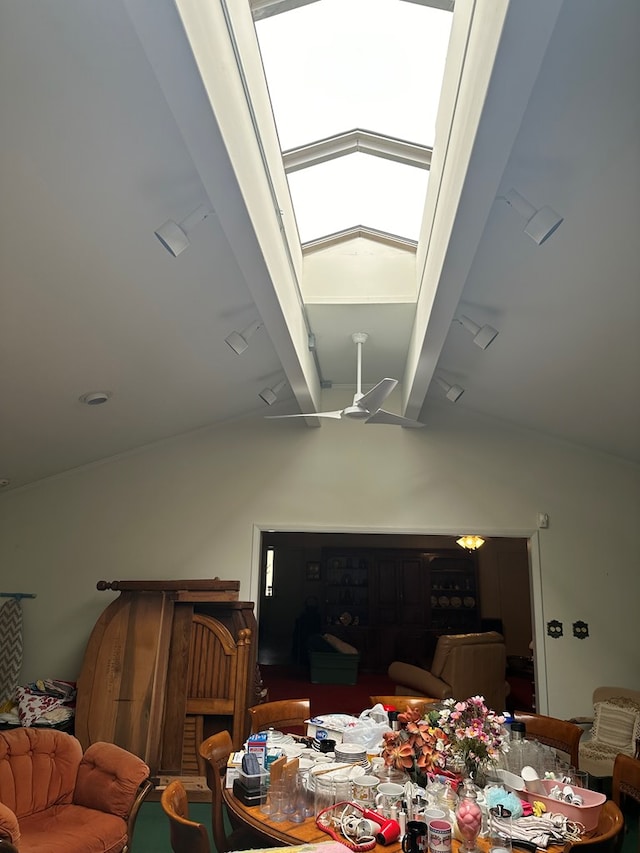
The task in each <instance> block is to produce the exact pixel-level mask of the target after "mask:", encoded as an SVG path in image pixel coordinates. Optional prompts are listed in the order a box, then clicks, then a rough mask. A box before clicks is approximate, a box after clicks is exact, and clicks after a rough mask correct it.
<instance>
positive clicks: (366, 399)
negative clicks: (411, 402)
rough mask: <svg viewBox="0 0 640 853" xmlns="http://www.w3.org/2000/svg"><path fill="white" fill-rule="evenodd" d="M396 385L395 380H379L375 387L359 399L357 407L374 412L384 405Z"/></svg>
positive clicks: (396, 381)
mask: <svg viewBox="0 0 640 853" xmlns="http://www.w3.org/2000/svg"><path fill="white" fill-rule="evenodd" d="M397 384H398V380H397V379H381V380H380V382H378V384H377V385H374V386H373V388H372V389H371V391H367V393H366V394H363V395H362V397H360V399H359V400H358V403H357V405H358V406H361V407H362V408H363V409H368V410H369V411H370V412H375V411H376V409H379V408H380V406H381V405H382V404H383V403H384V401H385V400H386V399H387V397H388V396H389V394H390V393H391V392H392V391H393V389H394V388H395V387H396V385H397Z"/></svg>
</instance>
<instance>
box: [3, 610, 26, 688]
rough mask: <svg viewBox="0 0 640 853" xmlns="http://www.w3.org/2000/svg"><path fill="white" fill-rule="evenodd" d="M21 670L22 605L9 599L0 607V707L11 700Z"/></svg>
mask: <svg viewBox="0 0 640 853" xmlns="http://www.w3.org/2000/svg"><path fill="white" fill-rule="evenodd" d="M21 668H22V604H21V603H20V599H19V598H9V599H7V601H6V602H5V603H4V604H3V605H2V607H0V705H2V704H3V703H4V702H6V701H8V700H12V699H13V697H14V694H15V690H16V687H17V686H18V677H19V675H20V670H21Z"/></svg>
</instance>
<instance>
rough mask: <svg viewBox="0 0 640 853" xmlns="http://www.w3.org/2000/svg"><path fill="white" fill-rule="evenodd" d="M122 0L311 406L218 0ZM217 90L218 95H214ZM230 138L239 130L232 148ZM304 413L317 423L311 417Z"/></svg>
mask: <svg viewBox="0 0 640 853" xmlns="http://www.w3.org/2000/svg"><path fill="white" fill-rule="evenodd" d="M123 2H124V5H125V7H126V9H127V11H128V13H129V16H130V18H131V20H132V22H133V25H134V27H135V29H136V32H137V34H138V37H139V38H140V41H141V44H142V46H143V49H144V51H145V53H146V55H147V57H148V59H149V62H150V64H151V67H152V69H153V71H154V73H155V75H156V78H157V79H158V82H159V84H160V87H161V88H162V90H163V92H164V95H165V97H166V99H167V103H168V104H169V107H170V109H171V111H172V112H173V115H174V117H175V119H176V123H177V125H178V128H179V129H180V132H181V133H182V136H183V138H184V141H185V144H186V146H187V148H188V150H189V152H190V154H191V157H192V159H193V162H194V164H195V166H196V169H197V170H198V173H199V175H200V179H201V181H202V184H203V186H204V188H205V190H206V192H207V194H208V197H209V199H210V200H211V203H212V205H213V206H214V209H215V211H216V215H217V217H218V219H219V221H220V225H221V227H222V229H223V231H224V233H225V236H226V238H227V240H228V242H229V245H230V247H231V249H232V250H233V252H234V255H235V258H236V261H237V263H238V267H239V269H240V270H241V272H242V274H243V276H244V279H245V282H246V284H247V287H248V289H249V292H250V293H251V296H252V298H253V300H254V303H255V306H256V309H257V311H258V313H259V315H260V317H261V319H262V321H263V322H264V326H265V329H266V331H267V333H268V335H269V338H270V339H271V342H272V344H273V346H274V348H275V350H276V353H277V355H278V358H279V359H280V362H281V365H282V369H283V370H284V372H285V375H286V377H287V381H288V383H289V385H290V387H291V389H292V391H293V393H294V395H295V397H296V400H297V402H298V405H299V406H300V408H301V410H302V411H314V410H315V411H319V409H320V395H321V387H320V386H321V378H320V376H319V372H318V369H317V363H316V361H315V358H314V355H315V354H314V353H313V352H312V351H311V350H310V349H309V329H308V323H307V322H306V319H305V317H306V315H305V313H304V306H303V304H302V300H301V295H300V292H299V288H298V287H297V286H296V283H295V282H294V270H292V262H291V259H290V257H289V259H287V249H288V245H287V243H286V236H285V234H284V233H283V223H282V210H280V207H278V209H274V199H273V195H272V192H271V187H270V184H269V176H268V175H267V174H265V171H264V166H263V161H262V158H261V154H260V151H259V140H257V139H256V138H255V135H254V132H253V125H252V122H251V118H250V115H249V109H248V105H247V102H246V97H245V95H246V92H245V91H244V90H243V85H242V83H243V81H242V80H241V79H240V72H239V69H238V68H237V60H238V57H237V54H236V53H235V52H234V45H233V44H232V43H231V39H230V37H229V35H228V32H227V21H226V20H225V17H224V15H225V11H226V9H227V7H226V3H225V2H224V0H218V2H211V3H208V4H202V3H201V2H199V0H166V2H162V0H146V2H139V0H123ZM236 6H237V7H238V8H239V7H240V6H242V9H241V10H240V11H239V14H243V15H246V18H247V19H248V22H247V21H243V22H241V24H240V28H242V27H243V26H244V30H243V31H245V32H248V31H249V27H250V28H251V30H253V25H252V23H251V17H250V13H249V9H248V7H245V6H244V4H236ZM176 13H177V14H176ZM178 16H180V17H178ZM185 33H186V35H187V37H186V38H184V37H183V36H184V34H185ZM254 39H255V34H254ZM255 51H256V53H257V43H256V45H255ZM221 69H224V70H223V71H222V70H221ZM221 78H224V81H223V80H222V79H221ZM217 93H219V94H220V95H221V97H220V98H215V97H214V95H216V94H217ZM214 100H215V101H216V103H215V104H214V103H213V101H214ZM232 140H233V141H236V142H237V141H238V140H239V144H240V147H241V148H242V150H239V149H238V146H237V145H236V146H235V147H234V146H233V145H232V144H231V141H232ZM283 180H285V181H286V178H284V173H283ZM275 203H277V199H276V200H275ZM280 204H281V206H282V207H284V204H285V203H284V202H281V203H280ZM256 205H257V206H256ZM257 221H259V222H260V223H261V225H262V229H260V228H257V226H256V222H257ZM261 230H262V235H261V234H260V232H261ZM261 236H262V239H261ZM293 264H294V265H295V261H294V262H293ZM307 423H309V424H310V425H314V426H319V425H320V423H319V420H318V419H315V422H314V421H313V420H308V421H307Z"/></svg>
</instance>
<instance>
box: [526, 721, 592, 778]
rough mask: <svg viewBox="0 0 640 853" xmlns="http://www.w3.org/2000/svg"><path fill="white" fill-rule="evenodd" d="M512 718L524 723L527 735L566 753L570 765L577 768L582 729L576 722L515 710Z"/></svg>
mask: <svg viewBox="0 0 640 853" xmlns="http://www.w3.org/2000/svg"><path fill="white" fill-rule="evenodd" d="M513 719H514V720H518V721H519V722H521V723H524V724H525V727H526V735H527V737H531V738H533V739H534V740H537V741H540V743H545V744H546V745H547V746H550V747H552V748H553V749H555V750H556V751H558V752H564V753H566V754H567V755H568V757H569V763H570V764H571V766H572V767H575V768H576V770H577V769H578V761H579V755H578V745H579V743H580V738H581V737H582V734H583V731H584V729H582V728H581V727H580V726H579V725H577V723H570V722H569V721H568V720H559V719H557V718H556V717H546V716H545V715H544V714H533V713H530V712H529V711H515V712H514V714H513Z"/></svg>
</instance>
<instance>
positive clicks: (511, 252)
mask: <svg viewBox="0 0 640 853" xmlns="http://www.w3.org/2000/svg"><path fill="white" fill-rule="evenodd" d="M318 1H319V2H322V0H318ZM397 2H407V0H397ZM253 5H254V11H256V9H259V7H265V6H269V5H273V4H269V3H267V2H265V0H262V2H256V3H254V4H253ZM284 5H286V4H284ZM289 5H291V4H289ZM293 5H296V4H295V3H293ZM441 5H444V6H447V5H448V4H446V3H444V4H441ZM251 11H252V10H251V8H250V6H249V5H248V4H247V5H246V6H245V4H244V2H243V0H238V2H237V3H234V4H229V6H228V7H227V4H226V3H225V2H224V1H223V0H209V2H207V3H204V2H203V0H143V2H140V0H113V2H110V3H93V4H87V3H85V2H83V0H56V2H55V3H50V4H42V3H36V2H35V0H21V2H17V0H16V2H11V3H5V4H3V8H2V11H1V12H0V111H1V112H0V115H1V116H2V147H1V149H0V156H1V158H2V161H1V162H2V170H1V173H0V190H1V192H0V198H1V202H0V300H1V305H0V308H1V310H0V330H1V334H0V405H1V411H2V415H1V417H0V478H5V479H8V480H10V485H9V486H8V487H7V488H15V487H18V486H21V485H24V484H27V483H31V482H34V481H36V480H38V479H41V478H43V477H46V476H50V475H53V474H56V473H59V472H61V471H64V470H67V469H70V468H73V467H76V466H79V465H83V464H86V463H90V462H93V461H96V460H98V459H103V458H105V457H109V456H111V455H114V454H117V453H120V452H123V451H126V450H130V449H133V448H136V447H140V446H143V445H145V444H148V443H150V442H153V441H157V440H160V439H163V438H166V437H168V436H172V435H177V434H180V433H184V432H188V431H190V430H194V429H198V428H201V427H205V426H208V425H213V424H216V423H221V422H224V421H229V420H233V419H238V418H244V417H254V418H257V417H261V416H262V415H263V414H267V413H268V414H293V413H299V412H305V413H313V412H318V411H322V410H323V408H326V407H327V400H328V398H329V397H330V398H331V405H330V406H329V407H330V408H335V407H336V406H335V405H334V401H335V400H338V403H337V405H338V407H342V406H343V405H347V404H348V403H349V402H351V398H352V396H353V393H354V390H355V388H354V383H355V378H356V369H355V368H356V359H355V347H354V344H353V342H352V340H351V335H352V333H353V332H356V331H362V332H366V333H368V335H369V338H368V340H367V343H366V344H365V346H364V355H363V385H364V386H365V387H366V388H369V387H371V386H372V385H373V384H375V383H376V382H378V381H379V380H380V379H382V378H383V377H385V376H387V377H394V378H396V379H398V380H399V386H398V391H397V392H396V393H394V395H392V397H391V398H390V399H389V401H388V402H389V405H390V407H391V408H392V409H393V410H394V411H396V412H397V413H399V414H404V415H406V416H407V417H409V418H415V419H419V420H420V421H422V422H423V423H425V428H424V431H425V432H427V431H428V429H429V412H430V410H431V407H434V406H442V405H451V406H455V412H456V415H457V416H458V417H460V418H464V417H465V414H466V413H468V412H475V413H479V414H481V415H484V416H486V417H487V418H488V419H496V420H499V421H502V422H505V421H506V422H508V423H511V424H514V425H520V426H523V427H525V428H529V429H532V430H536V431H539V432H543V433H546V434H549V435H552V436H555V437H557V438H560V439H563V440H566V441H569V442H574V443H577V444H580V445H583V446H585V447H588V448H593V449H595V450H598V451H602V452H604V453H610V454H614V455H615V456H618V457H621V458H623V459H626V460H631V461H634V462H638V461H640V394H639V393H638V392H639V391H640V342H639V338H638V334H637V327H638V322H639V320H640V287H639V270H640V263H639V254H640V249H639V242H640V241H638V238H637V231H638V212H637V211H638V199H639V198H640V192H639V190H640V180H639V178H640V170H639V167H638V162H639V158H638V153H639V151H638V139H640V107H639V105H638V99H637V96H636V91H635V90H636V81H637V80H638V79H640V74H639V72H640V67H639V66H640V58H639V55H638V52H637V38H638V34H639V33H640V7H638V4H637V3H636V2H635V0H618V2H616V3H615V4H608V3H602V2H601V0H564V2H562V0H541V2H539V3H535V4H532V3H530V2H528V1H527V0H513V2H510V3H509V2H507V0H492V2H491V3H490V4H489V3H484V2H477V0H476V2H473V0H468V2H462V0H458V2H457V3H456V6H455V10H454V13H453V15H454V23H453V28H452V37H451V54H450V59H449V60H448V65H447V70H446V73H445V78H444V85H443V93H442V101H441V105H440V112H439V114H438V120H437V125H436V138H435V144H434V150H433V156H432V159H431V173H430V177H429V188H428V192H427V198H426V203H425V211H424V218H423V222H422V227H421V231H420V236H419V240H418V242H417V246H414V245H406V246H404V247H403V246H398V245H397V244H396V243H395V242H394V241H393V240H389V239H388V235H384V234H383V235H380V234H373V235H372V234H371V233H370V232H368V231H367V230H366V229H365V228H364V227H362V228H355V229H354V231H353V233H352V234H351V235H349V236H348V238H347V236H345V235H342V238H341V239H339V240H336V241H334V242H333V243H332V244H331V245H330V246H328V247H326V246H325V247H323V249H322V251H321V252H319V251H318V250H317V248H316V249H315V250H311V251H305V252H304V253H303V251H302V249H301V248H300V244H299V240H298V235H297V232H296V227H295V217H294V216H293V215H292V206H291V202H290V199H289V197H288V191H287V179H286V176H285V172H284V168H283V167H282V163H281V162H278V156H279V150H278V149H277V137H276V135H275V132H274V128H273V123H272V121H271V118H270V111H269V109H268V103H267V101H266V100H265V99H264V98H259V97H258V89H259V87H260V86H262V87H263V94H264V80H263V79H261V76H260V69H261V66H260V63H259V54H258V52H257V43H255V34H254V32H253V20H252V15H251ZM283 14H287V13H286V12H285V13H283ZM232 36H234V37H235V39H236V42H235V44H234V41H233V38H232ZM251 39H254V48H253V50H254V52H253V53H252V52H251V50H252V48H251V47H250V45H251V43H252V42H251ZM419 108H420V105H419V104H416V109H419ZM252 111H253V115H252ZM256 127H257V128H258V129H259V132H258V133H256ZM360 143H361V144H364V143H363V142H362V140H360ZM261 148H262V152H261V150H260V149H261ZM265 163H267V164H268V166H269V169H270V172H269V173H268V174H267V172H265ZM512 188H515V189H517V190H518V191H519V192H520V193H521V194H522V195H523V196H524V197H526V198H527V199H528V200H529V201H530V202H531V204H533V205H534V206H535V207H536V208H539V207H542V206H544V205H549V206H550V207H552V208H553V209H554V210H555V211H557V212H558V213H559V214H560V215H561V216H562V217H564V221H563V222H562V224H561V225H560V227H559V228H558V230H557V231H556V232H555V233H554V234H553V235H552V236H551V237H550V238H549V239H548V240H547V241H546V242H545V243H543V244H542V245H537V244H536V243H535V242H534V241H533V240H531V239H530V238H529V237H528V236H527V235H526V234H525V233H524V230H523V229H524V225H525V222H526V219H524V218H523V217H522V216H521V215H520V214H519V213H518V212H517V211H516V210H514V208H513V207H511V206H510V205H509V204H507V203H506V202H505V201H504V200H503V198H504V196H505V194H507V193H508V192H509V190H510V189H512ZM336 203H337V204H339V199H337V200H336ZM200 205H204V206H206V208H207V209H210V210H211V211H212V213H211V215H210V216H208V217H207V218H206V219H205V220H204V221H203V222H201V223H200V224H198V225H197V227H194V228H193V230H192V231H190V232H189V235H188V236H189V240H190V243H191V245H190V246H189V247H188V249H187V250H185V251H184V252H182V253H181V254H180V255H179V256H178V257H172V256H171V255H170V254H169V253H168V252H167V251H165V250H164V249H163V247H162V246H161V244H160V243H159V241H158V240H157V239H156V237H155V235H154V231H155V230H156V229H158V227H159V226H160V225H161V224H162V223H163V222H165V221H166V220H175V221H176V222H181V221H184V219H185V218H186V217H187V216H188V215H189V214H190V213H192V212H193V211H194V210H195V209H196V208H198V207H199V206H200ZM357 224H358V225H359V226H366V225H367V223H357ZM337 269H340V270H341V272H340V274H336V270H337ZM390 276H392V277H393V276H395V277H397V282H399V285H400V286H399V287H398V289H397V290H396V295H395V297H394V298H393V299H391V298H389V295H388V292H387V290H386V289H385V287H384V286H383V284H384V282H385V277H387V279H388V277H390ZM341 277H342V278H341ZM341 281H342V282H343V283H344V282H348V283H349V292H348V293H345V291H344V290H342V291H341V290H340V287H339V285H340V282H341ZM461 315H466V316H468V317H470V318H472V319H473V320H474V321H475V322H476V323H477V324H478V325H484V324H485V323H488V324H490V325H491V326H493V327H495V328H496V329H497V330H498V331H499V335H498V337H497V338H496V339H495V341H494V342H493V343H492V344H491V346H490V347H489V348H488V349H486V350H481V349H480V348H479V347H476V346H474V345H473V341H472V336H471V335H470V334H469V332H468V331H467V330H466V329H465V328H464V327H463V326H462V325H461V324H460V323H458V322H455V320H456V318H460V317H461ZM257 320H260V321H261V322H262V323H263V327H262V328H261V329H259V330H258V331H257V332H256V333H255V334H254V335H253V336H252V338H251V340H250V345H249V347H248V348H247V350H246V351H245V352H244V353H243V354H242V355H239V356H238V355H236V354H235V353H234V352H233V351H232V350H231V349H230V347H229V346H227V344H226V343H225V337H227V336H228V335H229V334H230V332H232V331H233V330H238V331H241V330H243V329H244V328H246V327H248V326H250V325H251V324H252V323H254V321H257ZM310 334H311V335H312V336H313V338H312V339H311V340H312V341H315V347H313V346H312V348H310V347H309V341H310V338H309V335H310ZM283 379H284V380H286V385H285V386H284V387H283V388H282V389H281V390H280V391H279V393H278V401H277V402H276V403H275V404H274V405H273V406H271V407H270V408H267V406H266V405H265V404H264V403H263V402H262V400H261V399H260V398H259V397H258V393H259V392H260V391H261V390H262V389H263V388H265V387H273V386H275V385H278V384H279V383H280V384H281V382H282V380H283ZM438 379H441V380H442V382H444V383H446V384H451V385H459V386H461V387H462V388H464V389H465V391H464V394H463V395H462V396H461V397H460V398H459V399H458V401H457V402H456V403H451V402H449V401H448V400H447V399H446V397H445V390H444V387H443V384H442V383H440V382H438V381H437V380H438ZM329 385H331V386H332V388H331V391H330V392H329V391H328V390H325V389H326V388H327V386H329ZM323 386H324V387H323ZM91 391H105V392H108V394H109V397H110V399H109V400H108V402H107V403H106V404H104V405H101V406H87V405H84V404H83V403H81V402H80V401H79V398H80V397H81V396H82V395H83V394H85V393H86V392H91ZM342 397H343V398H344V399H343V400H342V399H341V398H342ZM320 423H321V421H320V420H319V419H316V418H309V419H300V421H299V428H300V429H308V428H309V427H310V426H311V427H315V426H318V425H319V424H320ZM271 428H273V424H272V425H271ZM321 428H324V427H321ZM362 428H363V429H364V430H365V431H366V430H369V429H388V430H392V429H398V427H392V426H386V425H385V426H382V425H366V424H363V425H362Z"/></svg>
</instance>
